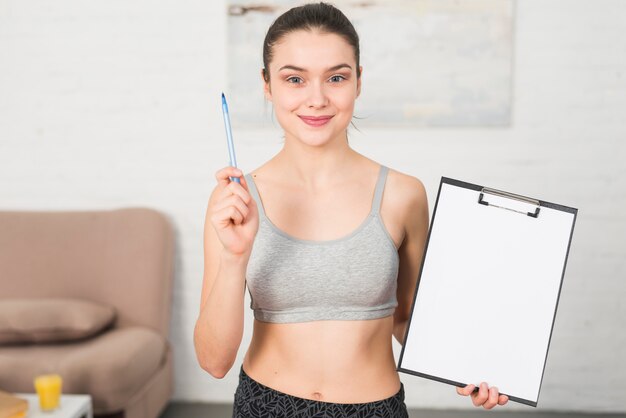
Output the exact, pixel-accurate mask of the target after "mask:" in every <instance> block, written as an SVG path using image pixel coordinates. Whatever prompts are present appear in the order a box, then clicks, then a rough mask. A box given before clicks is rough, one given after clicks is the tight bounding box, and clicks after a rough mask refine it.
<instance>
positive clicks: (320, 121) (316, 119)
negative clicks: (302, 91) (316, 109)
mask: <svg viewBox="0 0 626 418" xmlns="http://www.w3.org/2000/svg"><path fill="white" fill-rule="evenodd" d="M298 117H299V118H300V119H302V121H303V122H304V123H306V124H307V125H309V126H323V125H326V124H327V123H328V121H329V120H331V119H332V116H300V115H298Z"/></svg>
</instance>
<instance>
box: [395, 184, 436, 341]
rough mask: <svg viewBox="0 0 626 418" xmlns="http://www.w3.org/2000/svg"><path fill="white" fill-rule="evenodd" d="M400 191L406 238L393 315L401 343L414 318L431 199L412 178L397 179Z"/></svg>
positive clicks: (400, 251)
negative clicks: (414, 303)
mask: <svg viewBox="0 0 626 418" xmlns="http://www.w3.org/2000/svg"><path fill="white" fill-rule="evenodd" d="M397 186H398V187H397V189H398V191H399V192H400V193H398V194H397V196H401V199H402V201H403V206H404V207H403V210H402V211H401V213H402V214H403V216H402V218H403V219H404V221H403V225H404V239H403V241H402V244H401V245H400V248H398V255H399V256H400V264H399V267H398V289H397V292H396V297H397V299H398V306H396V311H395V312H394V314H393V335H394V336H395V337H396V340H398V342H399V343H400V344H403V343H404V336H405V334H406V328H407V325H408V322H409V317H410V315H411V305H412V303H413V296H414V294H415V287H416V286H417V279H418V276H419V271H420V266H421V264H422V255H423V252H424V245H426V236H427V234H428V222H429V220H428V199H427V196H426V189H425V188H424V184H422V182H421V181H420V180H419V179H417V178H415V177H412V176H406V175H405V176H401V177H400V178H398V185H397Z"/></svg>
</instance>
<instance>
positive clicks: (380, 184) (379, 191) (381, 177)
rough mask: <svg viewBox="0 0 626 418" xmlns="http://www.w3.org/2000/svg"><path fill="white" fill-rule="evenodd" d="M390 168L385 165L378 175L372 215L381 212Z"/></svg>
mask: <svg viewBox="0 0 626 418" xmlns="http://www.w3.org/2000/svg"><path fill="white" fill-rule="evenodd" d="M388 171H389V168H388V167H387V166H384V165H382V164H381V165H380V172H379V174H378V181H376V189H375V190H374V201H373V202H372V210H371V211H370V214H372V215H374V214H377V213H379V212H380V205H381V203H382V199H383V189H384V188H385V179H386V178H387V172H388Z"/></svg>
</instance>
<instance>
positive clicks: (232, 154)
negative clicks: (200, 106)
mask: <svg viewBox="0 0 626 418" xmlns="http://www.w3.org/2000/svg"><path fill="white" fill-rule="evenodd" d="M222 115H223V116H224V127H225V128H226V139H227V140H228V155H230V165H232V166H233V167H237V160H236V159H235V145H234V144H233V131H232V129H231V128H230V115H229V114H228V105H227V104H226V97H224V93H222ZM230 180H231V181H236V182H237V183H241V182H240V180H239V177H230Z"/></svg>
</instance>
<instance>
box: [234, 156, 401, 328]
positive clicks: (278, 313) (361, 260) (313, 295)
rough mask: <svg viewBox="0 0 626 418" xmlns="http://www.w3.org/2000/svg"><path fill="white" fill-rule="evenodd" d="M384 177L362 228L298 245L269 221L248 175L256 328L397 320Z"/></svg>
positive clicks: (395, 261) (249, 276)
mask: <svg viewBox="0 0 626 418" xmlns="http://www.w3.org/2000/svg"><path fill="white" fill-rule="evenodd" d="M387 171H388V168H387V167H385V166H383V165H381V167H380V172H379V175H378V181H377V182H376V189H375V191H374V199H373V202H372V208H371V210H370V213H369V214H368V216H367V218H366V219H365V220H364V221H363V222H362V223H361V225H359V226H358V227H357V228H356V229H355V230H354V231H352V232H351V233H350V234H348V235H346V236H344V237H342V238H338V239H333V240H325V241H315V240H304V239H300V238H296V237H293V236H291V235H289V234H287V233H286V232H284V231H282V230H280V229H279V228H278V227H276V226H275V225H274V224H273V223H272V222H271V221H270V220H269V218H268V217H267V216H266V215H265V210H264V208H263V203H262V201H261V198H260V196H259V192H258V189H257V188H256V185H255V183H254V180H253V179H252V176H251V175H250V174H249V173H248V174H246V175H245V178H246V180H247V183H248V187H249V190H250V194H251V195H252V197H253V199H255V201H256V203H257V207H258V210H259V230H258V232H257V235H256V237H255V240H254V243H253V246H252V252H251V254H250V259H249V261H248V266H247V271H246V284H247V287H248V292H249V293H250V298H251V303H250V308H251V309H252V310H253V311H254V317H255V318H256V319H257V320H259V321H264V322H279V323H286V322H304V321H317V320H330V319H332V320H359V319H374V318H382V317H385V316H388V315H391V314H393V312H394V310H395V307H396V306H397V305H398V302H397V299H396V289H397V277H398V265H399V256H398V251H397V249H396V247H395V244H394V242H393V240H392V239H391V236H390V235H389V232H388V231H387V229H386V228H385V226H384V224H383V222H382V219H381V217H380V203H381V199H382V195H383V189H384V187H385V179H386V177H387Z"/></svg>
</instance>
